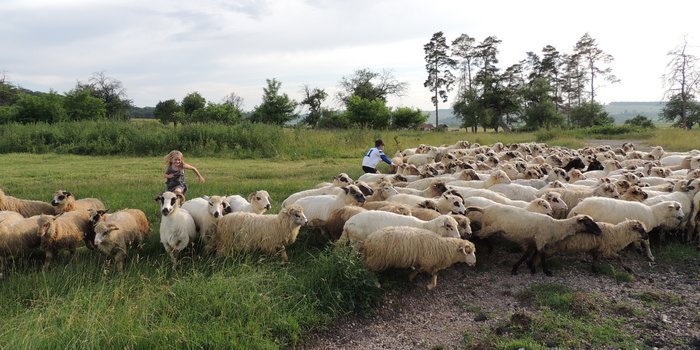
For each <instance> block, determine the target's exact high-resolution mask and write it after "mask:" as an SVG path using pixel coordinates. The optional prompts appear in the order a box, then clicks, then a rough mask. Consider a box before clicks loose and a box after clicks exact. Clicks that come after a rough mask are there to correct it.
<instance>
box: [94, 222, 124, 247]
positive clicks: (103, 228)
mask: <svg viewBox="0 0 700 350" xmlns="http://www.w3.org/2000/svg"><path fill="white" fill-rule="evenodd" d="M116 230H119V228H117V226H115V225H104V224H101V225H97V226H96V227H95V246H96V247H97V248H99V249H100V250H107V249H106V248H107V247H108V246H110V243H112V245H113V243H114V242H112V240H110V239H109V236H110V235H111V234H112V232H114V231H116Z"/></svg>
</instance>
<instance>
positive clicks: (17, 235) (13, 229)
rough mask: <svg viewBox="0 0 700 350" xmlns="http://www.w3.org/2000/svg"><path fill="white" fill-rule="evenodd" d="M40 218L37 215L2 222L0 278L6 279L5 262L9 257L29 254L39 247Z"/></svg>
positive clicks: (0, 225)
mask: <svg viewBox="0 0 700 350" xmlns="http://www.w3.org/2000/svg"><path fill="white" fill-rule="evenodd" d="M39 218H40V215H35V216H32V217H28V218H22V219H20V220H16V221H15V220H13V221H12V222H7V223H0V280H3V279H5V264H6V260H7V258H8V257H18V256H24V255H28V254H29V253H30V252H31V251H32V250H34V249H37V248H39V245H40V244H41V238H40V237H39V234H38V231H39V224H38V222H39Z"/></svg>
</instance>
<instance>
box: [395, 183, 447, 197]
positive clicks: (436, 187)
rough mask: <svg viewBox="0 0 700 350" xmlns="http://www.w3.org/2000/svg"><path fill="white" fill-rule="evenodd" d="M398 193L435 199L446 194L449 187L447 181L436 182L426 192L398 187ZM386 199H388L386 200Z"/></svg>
mask: <svg viewBox="0 0 700 350" xmlns="http://www.w3.org/2000/svg"><path fill="white" fill-rule="evenodd" d="M396 191H397V192H398V193H403V194H412V195H416V196H421V197H426V198H433V197H438V196H440V195H441V194H443V193H445V191H447V187H445V181H441V180H438V181H435V182H433V183H432V184H430V186H428V188H426V189H424V190H416V189H413V188H402V187H397V188H396ZM385 199H386V198H385Z"/></svg>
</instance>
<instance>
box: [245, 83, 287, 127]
mask: <svg viewBox="0 0 700 350" xmlns="http://www.w3.org/2000/svg"><path fill="white" fill-rule="evenodd" d="M266 82H267V87H265V88H263V96H262V103H261V104H260V105H259V106H256V107H255V108H254V109H253V113H252V114H251V116H250V120H251V121H253V122H256V123H267V124H279V125H282V124H284V123H286V122H289V121H291V120H292V119H294V118H296V117H297V115H296V114H295V113H294V110H295V109H296V108H297V102H296V101H294V100H292V99H290V98H289V96H288V95H287V94H280V88H281V87H282V83H281V82H279V81H278V80H277V79H275V78H272V79H266Z"/></svg>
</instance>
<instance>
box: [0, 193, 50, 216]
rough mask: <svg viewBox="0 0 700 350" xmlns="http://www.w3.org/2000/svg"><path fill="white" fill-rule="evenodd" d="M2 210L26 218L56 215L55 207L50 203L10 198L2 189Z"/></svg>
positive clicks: (0, 202) (0, 208) (0, 195)
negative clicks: (13, 212)
mask: <svg viewBox="0 0 700 350" xmlns="http://www.w3.org/2000/svg"><path fill="white" fill-rule="evenodd" d="M0 210H10V211H15V212H18V213H20V214H22V216H24V217H25V218H28V217H30V216H34V215H40V214H47V215H54V214H55V213H56V212H55V210H54V208H53V206H51V204H49V203H46V202H42V201H33V200H27V199H19V198H15V197H12V196H8V195H6V194H5V192H4V191H3V190H2V189H0Z"/></svg>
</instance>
